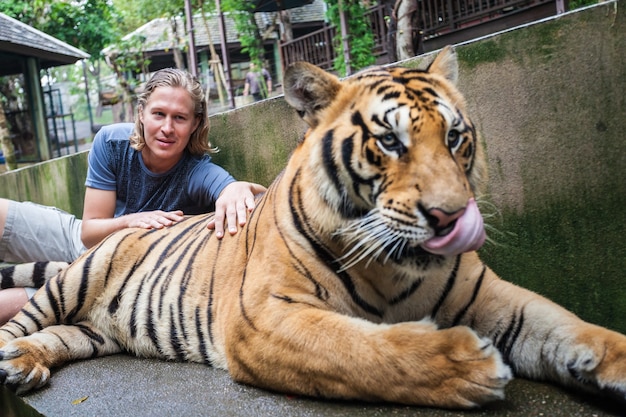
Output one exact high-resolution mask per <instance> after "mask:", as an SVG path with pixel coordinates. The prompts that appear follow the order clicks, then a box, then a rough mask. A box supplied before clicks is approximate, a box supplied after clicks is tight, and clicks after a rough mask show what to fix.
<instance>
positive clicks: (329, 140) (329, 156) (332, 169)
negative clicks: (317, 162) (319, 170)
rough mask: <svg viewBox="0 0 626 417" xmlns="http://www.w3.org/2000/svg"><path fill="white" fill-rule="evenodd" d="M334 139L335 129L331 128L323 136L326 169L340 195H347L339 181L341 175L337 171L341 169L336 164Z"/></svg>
mask: <svg viewBox="0 0 626 417" xmlns="http://www.w3.org/2000/svg"><path fill="white" fill-rule="evenodd" d="M333 139H334V131H333V130H329V131H328V132H326V134H325V135H324V137H323V138H322V161H323V163H324V171H325V172H326V177H327V178H328V179H329V180H330V181H331V183H332V184H333V186H334V187H335V191H336V192H337V195H338V196H340V197H341V196H343V195H345V190H344V188H343V185H342V184H341V182H340V181H339V176H338V175H337V172H338V171H339V169H338V168H337V165H336V164H335V159H334V156H333V154H334V152H333Z"/></svg>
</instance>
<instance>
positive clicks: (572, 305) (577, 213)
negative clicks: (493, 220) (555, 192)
mask: <svg viewBox="0 0 626 417" xmlns="http://www.w3.org/2000/svg"><path fill="white" fill-rule="evenodd" d="M580 197H581V198H579V199H574V200H570V201H566V200H562V201H558V202H553V203H550V205H546V206H545V207H538V208H535V209H532V210H527V211H526V212H525V213H524V214H521V215H515V214H510V213H509V214H504V215H503V224H502V225H501V226H498V229H500V230H503V231H506V233H503V234H502V235H501V236H497V237H496V240H497V241H498V244H496V245H487V246H486V247H485V248H483V249H482V250H481V257H482V259H483V260H484V261H485V262H486V263H487V264H488V265H489V266H490V267H491V268H492V269H493V270H494V271H495V272H496V273H498V274H499V275H500V276H502V278H503V279H506V280H507V281H511V282H513V283H516V284H518V285H520V286H522V287H525V288H528V289H530V290H533V291H535V292H538V293H540V294H542V295H544V296H546V297H548V298H549V299H551V300H553V301H555V302H557V303H558V304H561V305H562V306H564V307H565V308H567V309H569V310H571V311H573V312H574V313H576V314H577V315H579V316H580V317H581V318H583V319H584V320H587V321H590V322H593V323H596V324H600V325H603V326H606V327H609V328H612V329H614V330H617V331H620V332H622V333H626V323H624V321H623V320H622V318H623V317H626V285H624V281H623V279H624V271H626V257H625V256H624V254H625V253H626V241H625V240H624V235H625V234H626V211H625V210H624V205H625V204H626V195H625V194H624V193H619V192H615V191H613V192H609V193H602V194H600V195H598V196H595V197H592V196H580Z"/></svg>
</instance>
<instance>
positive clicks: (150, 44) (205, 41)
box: [103, 0, 325, 55]
mask: <svg viewBox="0 0 626 417" xmlns="http://www.w3.org/2000/svg"><path fill="white" fill-rule="evenodd" d="M275 14H276V13H274V12H270V13H255V18H256V21H257V25H258V26H259V29H261V30H263V28H265V27H267V26H269V25H270V24H271V22H273V21H274V16H275ZM324 16H325V5H324V1H323V0H315V1H313V2H312V3H311V4H307V5H305V6H302V7H296V8H294V9H291V22H292V24H297V23H302V22H311V21H323V20H324ZM206 20H207V26H208V28H209V33H207V30H206V27H205V25H204V22H203V20H202V16H201V15H195V16H194V17H193V26H194V33H195V37H194V40H195V44H196V47H199V48H202V47H206V46H208V45H209V43H210V42H209V35H210V39H211V41H212V43H213V44H214V45H219V44H220V32H219V27H220V26H219V16H218V15H217V14H207V15H206ZM224 29H225V32H226V42H227V43H229V44H238V43H239V37H238V35H237V31H236V29H235V22H234V21H233V19H232V18H231V17H230V14H229V13H224ZM176 33H177V35H178V38H179V40H180V42H181V44H180V45H179V46H180V47H184V46H186V45H187V29H186V23H185V18H184V17H183V16H179V17H177V18H176ZM132 36H142V37H144V38H145V41H144V42H143V45H144V52H147V53H150V52H156V51H167V50H169V49H171V48H172V46H173V45H172V41H171V39H172V26H171V24H170V19H169V18H158V19H154V20H152V21H150V22H148V23H146V24H145V25H143V26H141V27H139V28H138V29H136V30H135V31H134V32H131V33H130V34H128V35H126V36H124V39H129V38H130V37H132ZM274 36H276V35H274ZM113 51H114V49H113V48H112V47H107V48H105V49H104V51H103V52H104V53H105V54H106V55H109V54H111V53H112V52H113Z"/></svg>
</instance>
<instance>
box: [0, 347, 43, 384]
mask: <svg viewBox="0 0 626 417" xmlns="http://www.w3.org/2000/svg"><path fill="white" fill-rule="evenodd" d="M42 357H43V356H42V352H38V351H37V350H36V349H34V348H32V347H31V346H29V344H28V343H27V342H24V341H19V340H15V341H12V342H9V343H7V344H6V345H5V346H3V347H2V348H1V350H0V383H1V384H4V385H7V386H9V387H11V388H13V389H15V391H16V393H18V394H22V393H25V392H28V391H31V390H33V389H37V388H41V387H43V386H44V385H46V384H47V383H48V381H49V380H50V369H49V368H48V367H47V366H45V364H43V363H41V361H40V360H38V358H42Z"/></svg>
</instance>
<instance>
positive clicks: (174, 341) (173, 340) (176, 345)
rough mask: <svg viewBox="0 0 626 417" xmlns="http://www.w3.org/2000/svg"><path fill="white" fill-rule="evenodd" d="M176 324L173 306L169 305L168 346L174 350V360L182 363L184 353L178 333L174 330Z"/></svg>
mask: <svg viewBox="0 0 626 417" xmlns="http://www.w3.org/2000/svg"><path fill="white" fill-rule="evenodd" d="M176 322H177V320H176V317H175V314H174V306H173V305H170V323H169V324H170V346H171V347H172V349H174V352H175V353H176V358H177V359H178V360H179V361H181V362H182V361H184V360H185V351H184V349H183V344H182V343H181V341H180V337H179V335H178V331H177V330H176Z"/></svg>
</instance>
